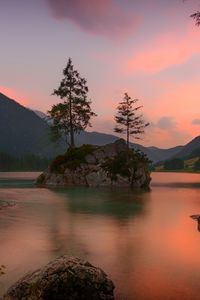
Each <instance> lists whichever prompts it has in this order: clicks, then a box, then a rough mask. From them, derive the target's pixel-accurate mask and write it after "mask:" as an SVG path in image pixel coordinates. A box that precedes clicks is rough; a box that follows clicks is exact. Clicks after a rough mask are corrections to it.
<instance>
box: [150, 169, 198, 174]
mask: <svg viewBox="0 0 200 300" xmlns="http://www.w3.org/2000/svg"><path fill="white" fill-rule="evenodd" d="M151 173H190V174H191V173H192V174H200V170H187V169H182V170H178V169H177V170H152V171H151Z"/></svg>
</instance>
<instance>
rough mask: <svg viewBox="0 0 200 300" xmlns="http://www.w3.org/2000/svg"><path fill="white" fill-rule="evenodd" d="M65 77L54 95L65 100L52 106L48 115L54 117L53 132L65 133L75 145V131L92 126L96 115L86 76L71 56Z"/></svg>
mask: <svg viewBox="0 0 200 300" xmlns="http://www.w3.org/2000/svg"><path fill="white" fill-rule="evenodd" d="M63 76H64V78H63V79H62V80H61V82H60V85H59V87H58V89H54V91H53V95H56V96H58V97H59V98H61V99H62V100H63V102H61V103H58V104H55V105H53V106H52V108H51V110H50V111H48V116H49V117H50V118H51V119H52V121H53V124H52V132H53V134H54V137H55V136H57V137H58V136H59V135H63V134H64V135H65V137H66V142H67V143H68V136H69V137H70V142H69V144H70V146H71V147H74V133H80V131H82V130H84V129H85V128H86V127H87V126H91V123H90V118H91V117H93V116H96V114H95V113H94V112H93V111H92V110H91V107H90V105H91V101H89V100H88V99H87V93H88V87H87V82H86V80H85V78H82V77H81V76H80V75H79V73H78V71H77V70H74V66H73V64H72V60H71V58H69V60H68V63H67V66H66V67H65V69H64V70H63Z"/></svg>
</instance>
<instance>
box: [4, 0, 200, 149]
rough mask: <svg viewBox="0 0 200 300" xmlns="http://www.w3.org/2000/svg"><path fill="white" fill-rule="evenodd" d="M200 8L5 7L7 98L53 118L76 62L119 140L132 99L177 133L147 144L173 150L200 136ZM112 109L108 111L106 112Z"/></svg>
mask: <svg viewBox="0 0 200 300" xmlns="http://www.w3.org/2000/svg"><path fill="white" fill-rule="evenodd" d="M197 9H199V1H198V0H191V1H179V0H175V1H164V0H150V1H144V0H142V1H129V0H125V1H124V0H123V1H122V0H102V1H98V0H95V1H91V0H81V1H80V0H75V1H70V0H43V1H39V0H36V1H30V0H28V1H25V0H19V1H14V0H8V1H3V0H0V35H1V56H0V64H1V74H0V87H1V88H0V91H2V92H4V93H6V94H7V95H8V96H10V97H13V98H15V99H16V100H18V101H19V102H20V103H22V104H24V105H27V106H29V107H33V108H35V109H39V110H42V111H47V110H48V109H49V108H50V106H51V105H52V104H53V103H55V102H56V101H58V100H57V99H56V98H55V97H53V96H51V93H52V91H53V89H54V88H56V87H57V85H58V83H59V80H60V78H61V71H62V69H63V68H64V66H65V64H66V61H67V59H68V57H69V56H71V57H72V59H73V62H74V65H75V67H76V68H77V69H78V70H79V71H80V73H81V75H82V76H84V77H86V78H87V80H88V85H89V88H90V97H91V99H92V100H93V109H94V110H95V111H96V112H97V114H98V118H97V119H96V120H94V122H93V123H94V127H93V129H94V130H99V131H105V132H112V128H113V117H112V116H113V115H114V113H115V108H116V105H117V103H118V102H119V101H120V100H121V98H122V96H123V93H124V92H125V91H127V92H128V93H129V94H130V95H131V96H132V97H133V98H139V99H140V100H141V104H142V105H143V106H144V108H143V112H144V115H145V118H146V119H148V120H149V121H150V122H152V123H153V124H154V125H155V124H157V122H158V121H159V119H160V118H163V117H170V118H172V119H174V122H175V123H176V127H175V128H173V129H171V128H162V129H161V128H158V127H156V126H153V127H152V128H151V130H150V129H148V134H147V135H146V137H145V139H144V140H143V141H142V143H144V144H148V145H153V144H154V145H155V146H162V147H169V146H172V145H176V144H183V143H186V142H188V140H189V139H191V138H192V137H194V136H196V135H198V134H199V126H198V125H192V120H193V119H198V118H199V110H198V109H197V108H198V105H199V97H198V96H199V80H200V77H199V76H200V75H199V72H198V71H197V70H199V68H200V44H199V37H200V30H199V28H197V27H195V26H194V22H193V21H192V20H191V19H190V18H189V15H190V14H191V13H192V12H194V11H195V10H197ZM105 108H106V109H105Z"/></svg>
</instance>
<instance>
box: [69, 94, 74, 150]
mask: <svg viewBox="0 0 200 300" xmlns="http://www.w3.org/2000/svg"><path fill="white" fill-rule="evenodd" d="M69 119H70V145H71V147H74V129H73V122H72V96H71V89H70V95H69Z"/></svg>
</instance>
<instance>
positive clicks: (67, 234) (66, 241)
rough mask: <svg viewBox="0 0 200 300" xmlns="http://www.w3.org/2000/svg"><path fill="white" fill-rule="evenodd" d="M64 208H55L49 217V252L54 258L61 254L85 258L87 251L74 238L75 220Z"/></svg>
mask: <svg viewBox="0 0 200 300" xmlns="http://www.w3.org/2000/svg"><path fill="white" fill-rule="evenodd" d="M65 208H66V207H62V205H61V207H60V205H58V206H57V207H55V208H54V209H53V210H52V211H51V214H50V216H49V226H48V228H49V230H48V237H49V238H48V242H49V249H48V250H49V251H50V252H51V254H52V255H53V256H55V257H57V256H59V255H63V254H69V255H73V256H79V257H85V256H86V254H87V251H86V250H85V248H84V247H83V245H80V241H79V240H77V238H76V230H75V228H74V226H75V225H74V224H75V223H76V220H75V218H74V217H73V216H72V215H71V214H68V213H67V210H66V209H65Z"/></svg>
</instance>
